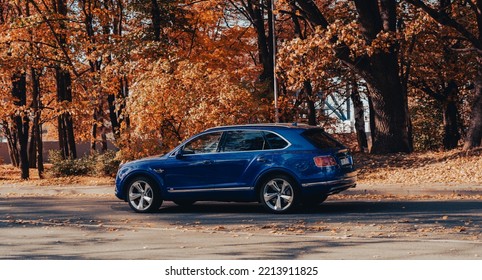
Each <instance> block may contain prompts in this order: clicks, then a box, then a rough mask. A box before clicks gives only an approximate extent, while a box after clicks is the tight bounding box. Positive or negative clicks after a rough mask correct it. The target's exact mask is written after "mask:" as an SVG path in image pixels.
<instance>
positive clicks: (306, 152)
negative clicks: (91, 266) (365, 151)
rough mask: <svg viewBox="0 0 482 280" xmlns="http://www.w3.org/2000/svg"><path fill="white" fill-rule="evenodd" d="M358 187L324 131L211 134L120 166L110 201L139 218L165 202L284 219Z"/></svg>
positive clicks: (347, 159) (341, 149)
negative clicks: (250, 209) (258, 210)
mask: <svg viewBox="0 0 482 280" xmlns="http://www.w3.org/2000/svg"><path fill="white" fill-rule="evenodd" d="M355 185H356V171H355V169H354V166H353V159H352V156H351V155H350V153H349V150H348V149H347V148H346V147H345V146H344V145H342V144H341V143H340V142H338V141H336V140H335V139H333V138H332V137H331V136H330V135H328V134H327V133H326V132H324V131H323V129H321V128H319V127H313V126H306V125H296V124H291V125H289V124H264V125H263V124H258V125H237V126H224V127H217V128H211V129H208V130H206V131H204V132H202V133H200V134H198V135H196V136H194V137H192V138H190V139H188V140H187V141H185V142H184V143H182V144H181V145H179V146H178V147H176V148H175V149H174V150H172V151H171V152H169V153H168V154H166V155H163V156H158V157H150V158H145V159H140V160H136V161H132V162H128V163H126V164H123V165H122V166H121V167H120V168H119V171H118V173H117V178H116V189H115V194H116V196H117V197H118V198H119V199H122V200H124V201H127V202H128V203H129V205H130V207H131V208H132V209H133V210H134V211H136V212H141V213H143V212H152V211H156V210H158V209H159V207H160V206H161V204H162V202H163V201H164V200H169V201H173V202H174V203H176V204H178V205H181V206H188V205H191V204H193V203H194V202H196V201H238V202H242V201H244V202H248V201H259V202H260V203H261V204H262V205H263V206H264V207H265V208H266V209H267V210H268V211H270V212H273V213H286V212H289V211H292V210H293V209H295V208H296V207H297V206H299V205H314V204H319V203H321V202H323V201H324V200H325V199H326V198H327V197H328V196H329V195H331V194H335V193H339V192H341V191H343V190H346V189H348V188H352V187H355Z"/></svg>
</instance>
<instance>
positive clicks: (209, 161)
mask: <svg viewBox="0 0 482 280" xmlns="http://www.w3.org/2000/svg"><path fill="white" fill-rule="evenodd" d="M213 163H214V161H212V160H205V161H203V164H205V165H210V164H213Z"/></svg>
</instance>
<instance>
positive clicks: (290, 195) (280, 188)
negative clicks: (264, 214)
mask: <svg viewBox="0 0 482 280" xmlns="http://www.w3.org/2000/svg"><path fill="white" fill-rule="evenodd" d="M259 196H260V201H261V204H262V205H263V206H264V207H265V208H266V209H267V210H268V211H270V212H272V213H277V214H281V213H287V212H290V211H292V210H293V209H294V208H295V207H296V206H297V205H298V200H299V199H298V196H299V194H298V189H297V187H296V183H295V182H294V181H293V180H292V179H291V178H289V177H288V176H285V175H274V176H270V177H268V178H266V179H265V180H263V181H262V183H261V188H260V190H259Z"/></svg>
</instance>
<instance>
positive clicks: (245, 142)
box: [223, 131, 266, 152]
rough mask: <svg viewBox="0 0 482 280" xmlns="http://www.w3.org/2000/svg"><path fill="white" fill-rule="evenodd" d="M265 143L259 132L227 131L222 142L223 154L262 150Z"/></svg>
mask: <svg viewBox="0 0 482 280" xmlns="http://www.w3.org/2000/svg"><path fill="white" fill-rule="evenodd" d="M265 145H266V143H265V141H264V137H263V133H262V132H260V131H228V132H226V138H225V141H224V147H223V151H224V152H235V151H236V152H239V151H256V150H263V149H264V147H265Z"/></svg>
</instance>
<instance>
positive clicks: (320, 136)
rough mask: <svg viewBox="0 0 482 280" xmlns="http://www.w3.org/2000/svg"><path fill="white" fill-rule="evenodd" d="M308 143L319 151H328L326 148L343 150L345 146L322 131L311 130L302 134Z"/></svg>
mask: <svg viewBox="0 0 482 280" xmlns="http://www.w3.org/2000/svg"><path fill="white" fill-rule="evenodd" d="M302 135H303V136H304V137H305V138H306V139H308V141H310V142H311V144H313V145H314V146H315V147H317V148H318V149H326V148H341V147H343V145H342V144H341V143H340V142H338V141H336V140H335V139H333V138H331V136H329V135H328V134H326V133H325V132H324V131H323V130H321V129H310V130H307V131H305V132H303V134H302Z"/></svg>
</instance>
